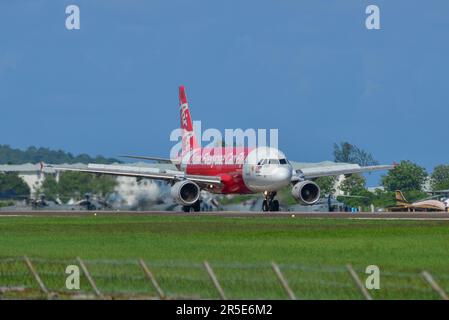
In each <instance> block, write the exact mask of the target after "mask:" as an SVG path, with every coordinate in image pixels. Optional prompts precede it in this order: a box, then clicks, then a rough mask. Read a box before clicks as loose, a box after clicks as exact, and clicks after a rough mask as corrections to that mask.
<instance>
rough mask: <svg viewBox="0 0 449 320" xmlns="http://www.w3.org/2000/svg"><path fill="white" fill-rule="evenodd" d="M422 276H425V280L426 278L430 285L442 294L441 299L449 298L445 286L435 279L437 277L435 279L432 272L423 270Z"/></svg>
mask: <svg viewBox="0 0 449 320" xmlns="http://www.w3.org/2000/svg"><path fill="white" fill-rule="evenodd" d="M421 275H422V277H423V278H424V280H426V282H427V283H428V284H430V286H431V287H432V289H433V290H434V291H435V292H436V293H438V295H439V296H440V298H441V299H443V300H449V297H448V296H447V294H446V292H444V290H443V288H441V287H440V286H439V285H438V283H437V282H436V281H435V279H433V277H432V275H431V274H430V272H428V271H425V270H424V271H423V272H421Z"/></svg>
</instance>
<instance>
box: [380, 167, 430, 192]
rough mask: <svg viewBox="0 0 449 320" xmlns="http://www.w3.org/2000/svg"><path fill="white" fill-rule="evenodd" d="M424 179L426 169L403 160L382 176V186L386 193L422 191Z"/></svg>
mask: <svg viewBox="0 0 449 320" xmlns="http://www.w3.org/2000/svg"><path fill="white" fill-rule="evenodd" d="M426 177H427V172H426V169H424V168H423V167H420V166H418V165H417V164H415V163H413V162H411V161H408V160H405V161H401V162H400V163H399V164H398V165H397V166H396V167H395V168H394V169H392V170H390V171H388V174H387V175H385V176H382V185H383V186H384V187H385V189H386V190H387V191H396V190H401V191H422V186H423V184H424V183H425V181H426Z"/></svg>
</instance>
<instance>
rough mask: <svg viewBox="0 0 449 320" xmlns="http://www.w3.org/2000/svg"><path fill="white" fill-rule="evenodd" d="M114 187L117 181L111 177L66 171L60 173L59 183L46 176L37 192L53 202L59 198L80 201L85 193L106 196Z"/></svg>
mask: <svg viewBox="0 0 449 320" xmlns="http://www.w3.org/2000/svg"><path fill="white" fill-rule="evenodd" d="M116 185H117V180H116V179H115V178H114V177H111V176H95V175H92V174H89V173H84V172H71V171H67V172H63V173H61V175H60V176H59V182H56V179H55V178H54V177H53V176H50V175H48V176H46V178H45V180H44V182H43V183H42V186H41V188H40V189H39V191H38V192H39V193H44V194H45V196H46V197H47V198H48V199H53V200H54V199H55V198H56V197H57V196H59V198H60V199H61V200H62V201H64V202H65V201H67V200H69V199H70V198H77V199H81V198H82V197H84V194H86V193H92V194H96V195H99V196H106V195H107V194H108V193H111V192H113V191H114V188H115V187H116Z"/></svg>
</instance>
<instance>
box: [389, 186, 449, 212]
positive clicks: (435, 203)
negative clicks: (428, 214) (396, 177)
mask: <svg viewBox="0 0 449 320" xmlns="http://www.w3.org/2000/svg"><path fill="white" fill-rule="evenodd" d="M388 209H389V211H408V212H410V211H412V212H414V211H446V210H447V204H446V203H445V202H443V201H439V200H434V199H424V200H420V201H416V202H413V203H411V202H409V201H407V199H406V198H405V196H404V194H403V193H402V191H400V190H397V191H396V206H394V207H389V208H388Z"/></svg>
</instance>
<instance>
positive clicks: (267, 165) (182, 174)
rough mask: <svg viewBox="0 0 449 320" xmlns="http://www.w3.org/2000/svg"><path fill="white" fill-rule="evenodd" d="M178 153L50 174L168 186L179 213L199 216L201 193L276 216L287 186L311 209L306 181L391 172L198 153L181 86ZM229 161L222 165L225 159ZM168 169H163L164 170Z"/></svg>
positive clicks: (274, 154) (236, 151)
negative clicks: (250, 197)
mask: <svg viewBox="0 0 449 320" xmlns="http://www.w3.org/2000/svg"><path fill="white" fill-rule="evenodd" d="M179 105H180V116H181V128H182V130H183V137H182V151H181V153H180V154H179V155H178V156H177V157H175V158H173V159H165V158H159V157H145V156H127V157H129V158H135V159H144V160H153V161H156V162H158V163H159V166H157V165H156V164H155V166H154V167H153V168H147V167H142V168H136V167H132V166H126V165H99V164H89V165H88V167H87V168H73V167H63V166H57V165H55V166H53V167H54V168H55V169H56V170H62V171H64V170H66V171H79V172H90V173H94V174H108V175H115V176H129V177H136V178H137V179H144V178H148V179H159V180H165V181H168V182H169V183H170V184H171V185H172V186H171V195H172V197H173V198H174V199H175V201H176V202H177V203H178V204H180V205H182V206H183V210H184V211H186V212H188V211H199V210H200V203H201V200H200V194H201V190H207V191H209V192H211V193H218V194H249V193H262V194H263V196H264V200H263V203H262V211H279V202H278V200H276V199H275V196H276V193H277V191H278V190H279V189H281V188H283V187H286V186H288V185H291V186H292V195H293V197H294V198H295V199H296V200H297V201H298V202H299V203H302V204H304V205H312V204H315V203H316V202H317V201H318V200H319V199H320V188H319V186H318V185H317V184H316V183H315V182H313V181H311V180H310V179H313V178H317V177H322V176H336V175H341V174H350V173H361V172H369V171H375V170H388V169H392V168H393V165H378V166H366V167H362V166H359V165H357V164H347V163H332V162H323V163H296V162H289V161H288V160H287V157H286V156H285V154H284V153H283V152H281V151H280V150H278V149H276V148H270V147H257V148H246V147H217V148H201V147H200V145H199V144H198V142H197V140H196V137H195V134H194V131H193V125H192V120H191V117H190V111H189V106H188V103H187V97H186V93H185V89H184V86H180V87H179ZM229 155H230V156H231V157H232V159H231V161H225V162H223V159H224V158H226V157H227V156H229ZM167 164H169V165H171V167H170V166H169V167H168V168H167V167H163V166H164V165H167Z"/></svg>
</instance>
